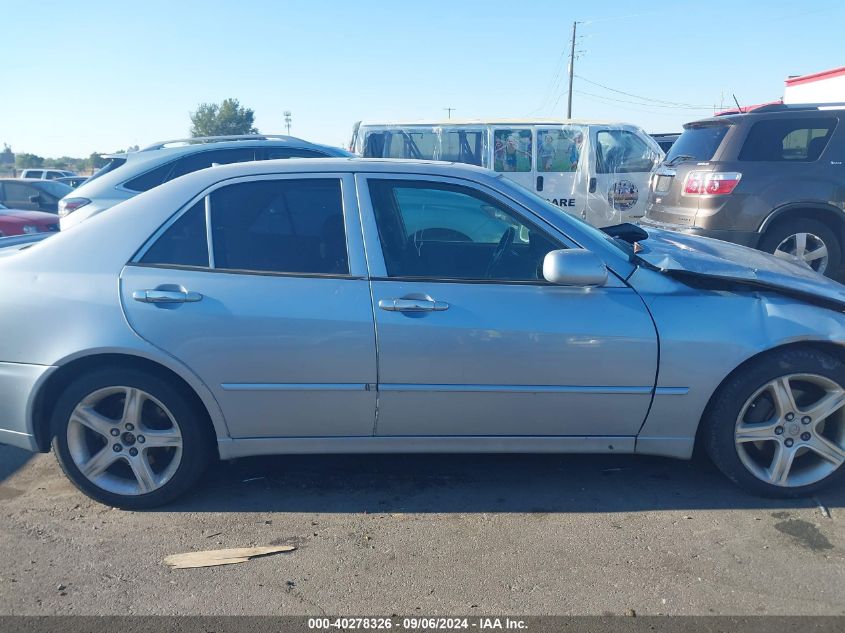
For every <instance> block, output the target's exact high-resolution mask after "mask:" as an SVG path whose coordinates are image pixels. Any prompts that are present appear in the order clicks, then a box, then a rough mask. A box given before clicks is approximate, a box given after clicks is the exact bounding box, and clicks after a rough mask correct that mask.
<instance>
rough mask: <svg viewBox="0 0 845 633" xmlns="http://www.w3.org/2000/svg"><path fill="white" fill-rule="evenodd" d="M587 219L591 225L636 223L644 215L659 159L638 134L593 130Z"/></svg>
mask: <svg viewBox="0 0 845 633" xmlns="http://www.w3.org/2000/svg"><path fill="white" fill-rule="evenodd" d="M592 130H593V131H592V134H593V135H594V136H593V138H591V146H592V151H591V152H590V153H591V159H592V166H593V174H592V177H593V178H594V179H595V180H593V181H591V182H590V184H589V187H588V189H589V198H588V203H587V217H586V220H587V222H589V223H590V224H592V225H593V226H598V227H602V226H611V225H613V224H620V223H622V222H636V221H637V220H638V219H639V218H641V217H643V216H644V215H645V208H646V202H647V198H648V181H649V178H650V177H651V171H652V169H653V168H654V165H655V163H656V161H657V159H658V158H659V153H658V152H657V150H656V149H655V148H654V147H652V146H650V145H649V144H648V143H646V142H645V140H644V139H643V138H641V137H640V135H639V134H637V133H635V132H633V131H632V130H626V129H621V128H592Z"/></svg>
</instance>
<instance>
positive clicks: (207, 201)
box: [121, 174, 376, 438]
mask: <svg viewBox="0 0 845 633" xmlns="http://www.w3.org/2000/svg"><path fill="white" fill-rule="evenodd" d="M207 245H210V249H209V248H208V247H207ZM365 275H366V264H365V261H364V254H363V246H362V240H361V229H360V224H359V220H358V210H357V205H356V202H355V194H354V182H353V181H352V178H351V177H350V176H330V175H320V177H308V176H307V175H303V174H299V175H297V176H296V177H278V176H276V177H272V178H270V177H266V176H265V177H261V178H254V177H253V178H246V179H241V180H240V181H238V182H236V183H233V184H226V185H225V186H221V187H219V188H217V189H215V190H214V191H212V192H211V193H209V194H208V195H206V196H205V197H204V198H200V199H199V200H197V201H196V203H195V204H193V205H192V206H190V208H188V209H187V210H186V211H185V212H184V213H183V214H182V215H181V216H179V217H178V219H176V220H175V221H174V222H173V223H172V224H170V226H169V227H167V228H166V230H164V232H163V233H162V234H161V236H160V237H158V239H157V240H155V241H154V242H153V243H152V244H151V246H149V247H148V248H147V250H146V251H145V252H142V253H141V255H140V256H139V257H138V258H136V261H135V263H133V264H130V265H128V266H126V268H125V269H124V271H123V274H122V276H121V292H122V297H123V305H124V306H125V311H126V316H127V319H128V321H129V323H130V325H131V327H132V328H133V329H134V330H135V331H136V332H137V333H138V334H139V335H140V336H141V337H143V338H144V339H146V340H147V341H149V342H150V343H152V344H153V345H156V346H158V347H160V348H161V349H164V350H166V351H167V352H168V353H170V354H171V355H173V356H174V357H176V358H177V359H178V360H180V361H181V362H182V363H184V364H185V365H187V366H188V367H189V368H190V369H191V370H192V371H194V372H195V373H196V374H197V375H198V376H199V378H200V379H202V380H203V381H204V382H205V384H206V385H207V386H208V387H209V388H210V389H211V391H212V393H213V394H214V396H215V398H216V399H217V401H218V402H219V403H220V407H221V409H222V410H223V413H224V415H225V418H226V422H227V424H228V427H229V432H230V434H231V435H232V436H233V437H241V438H245V437H281V436H288V437H295V436H342V435H346V436H355V435H357V436H367V435H372V433H373V425H374V417H375V404H376V403H375V393H376V392H375V383H376V352H375V336H374V329H373V313H372V304H371V300H370V289H369V284H368V282H367V280H366V279H365Z"/></svg>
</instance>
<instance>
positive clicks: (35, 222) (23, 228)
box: [0, 204, 59, 237]
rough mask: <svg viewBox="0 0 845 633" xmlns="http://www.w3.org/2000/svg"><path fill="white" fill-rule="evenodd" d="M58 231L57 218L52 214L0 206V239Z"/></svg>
mask: <svg viewBox="0 0 845 633" xmlns="http://www.w3.org/2000/svg"><path fill="white" fill-rule="evenodd" d="M58 230H59V218H58V217H57V216H56V215H55V214H54V213H44V212H43V211H24V210H22V209H9V208H7V207H4V206H3V205H2V204H0V237H6V236H7V235H23V234H24V233H30V234H31V233H50V232H53V231H58Z"/></svg>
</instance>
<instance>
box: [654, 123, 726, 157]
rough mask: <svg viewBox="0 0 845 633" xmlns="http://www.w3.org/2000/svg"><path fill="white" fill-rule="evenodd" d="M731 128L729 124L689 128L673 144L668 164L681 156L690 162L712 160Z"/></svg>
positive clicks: (668, 155)
mask: <svg viewBox="0 0 845 633" xmlns="http://www.w3.org/2000/svg"><path fill="white" fill-rule="evenodd" d="M730 127H731V126H730V124H729V123H719V124H717V125H693V126H690V127H687V128H686V129H684V131H683V133H682V134H681V135H680V136H679V137H678V140H677V141H675V142H674V143H673V144H672V147H671V148H670V149H669V152H668V153H667V154H666V162H667V163H668V162H670V161H672V160H674V159H676V158H677V157H679V156H684V157H685V158H687V159H688V160H712V159H713V157H714V156H715V155H716V150H717V149H719V145H721V144H722V139H723V138H725V134H727V133H728V130H729V129H730Z"/></svg>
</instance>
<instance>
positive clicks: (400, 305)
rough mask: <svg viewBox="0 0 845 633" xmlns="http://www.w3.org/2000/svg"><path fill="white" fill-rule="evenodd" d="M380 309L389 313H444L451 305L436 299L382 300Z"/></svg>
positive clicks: (379, 304)
mask: <svg viewBox="0 0 845 633" xmlns="http://www.w3.org/2000/svg"><path fill="white" fill-rule="evenodd" d="M378 307H379V308H380V309H382V310H387V311H388V312H443V311H444V310H448V309H449V304H448V303H446V302H445V301H435V300H434V299H380V300H379V302H378Z"/></svg>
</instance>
